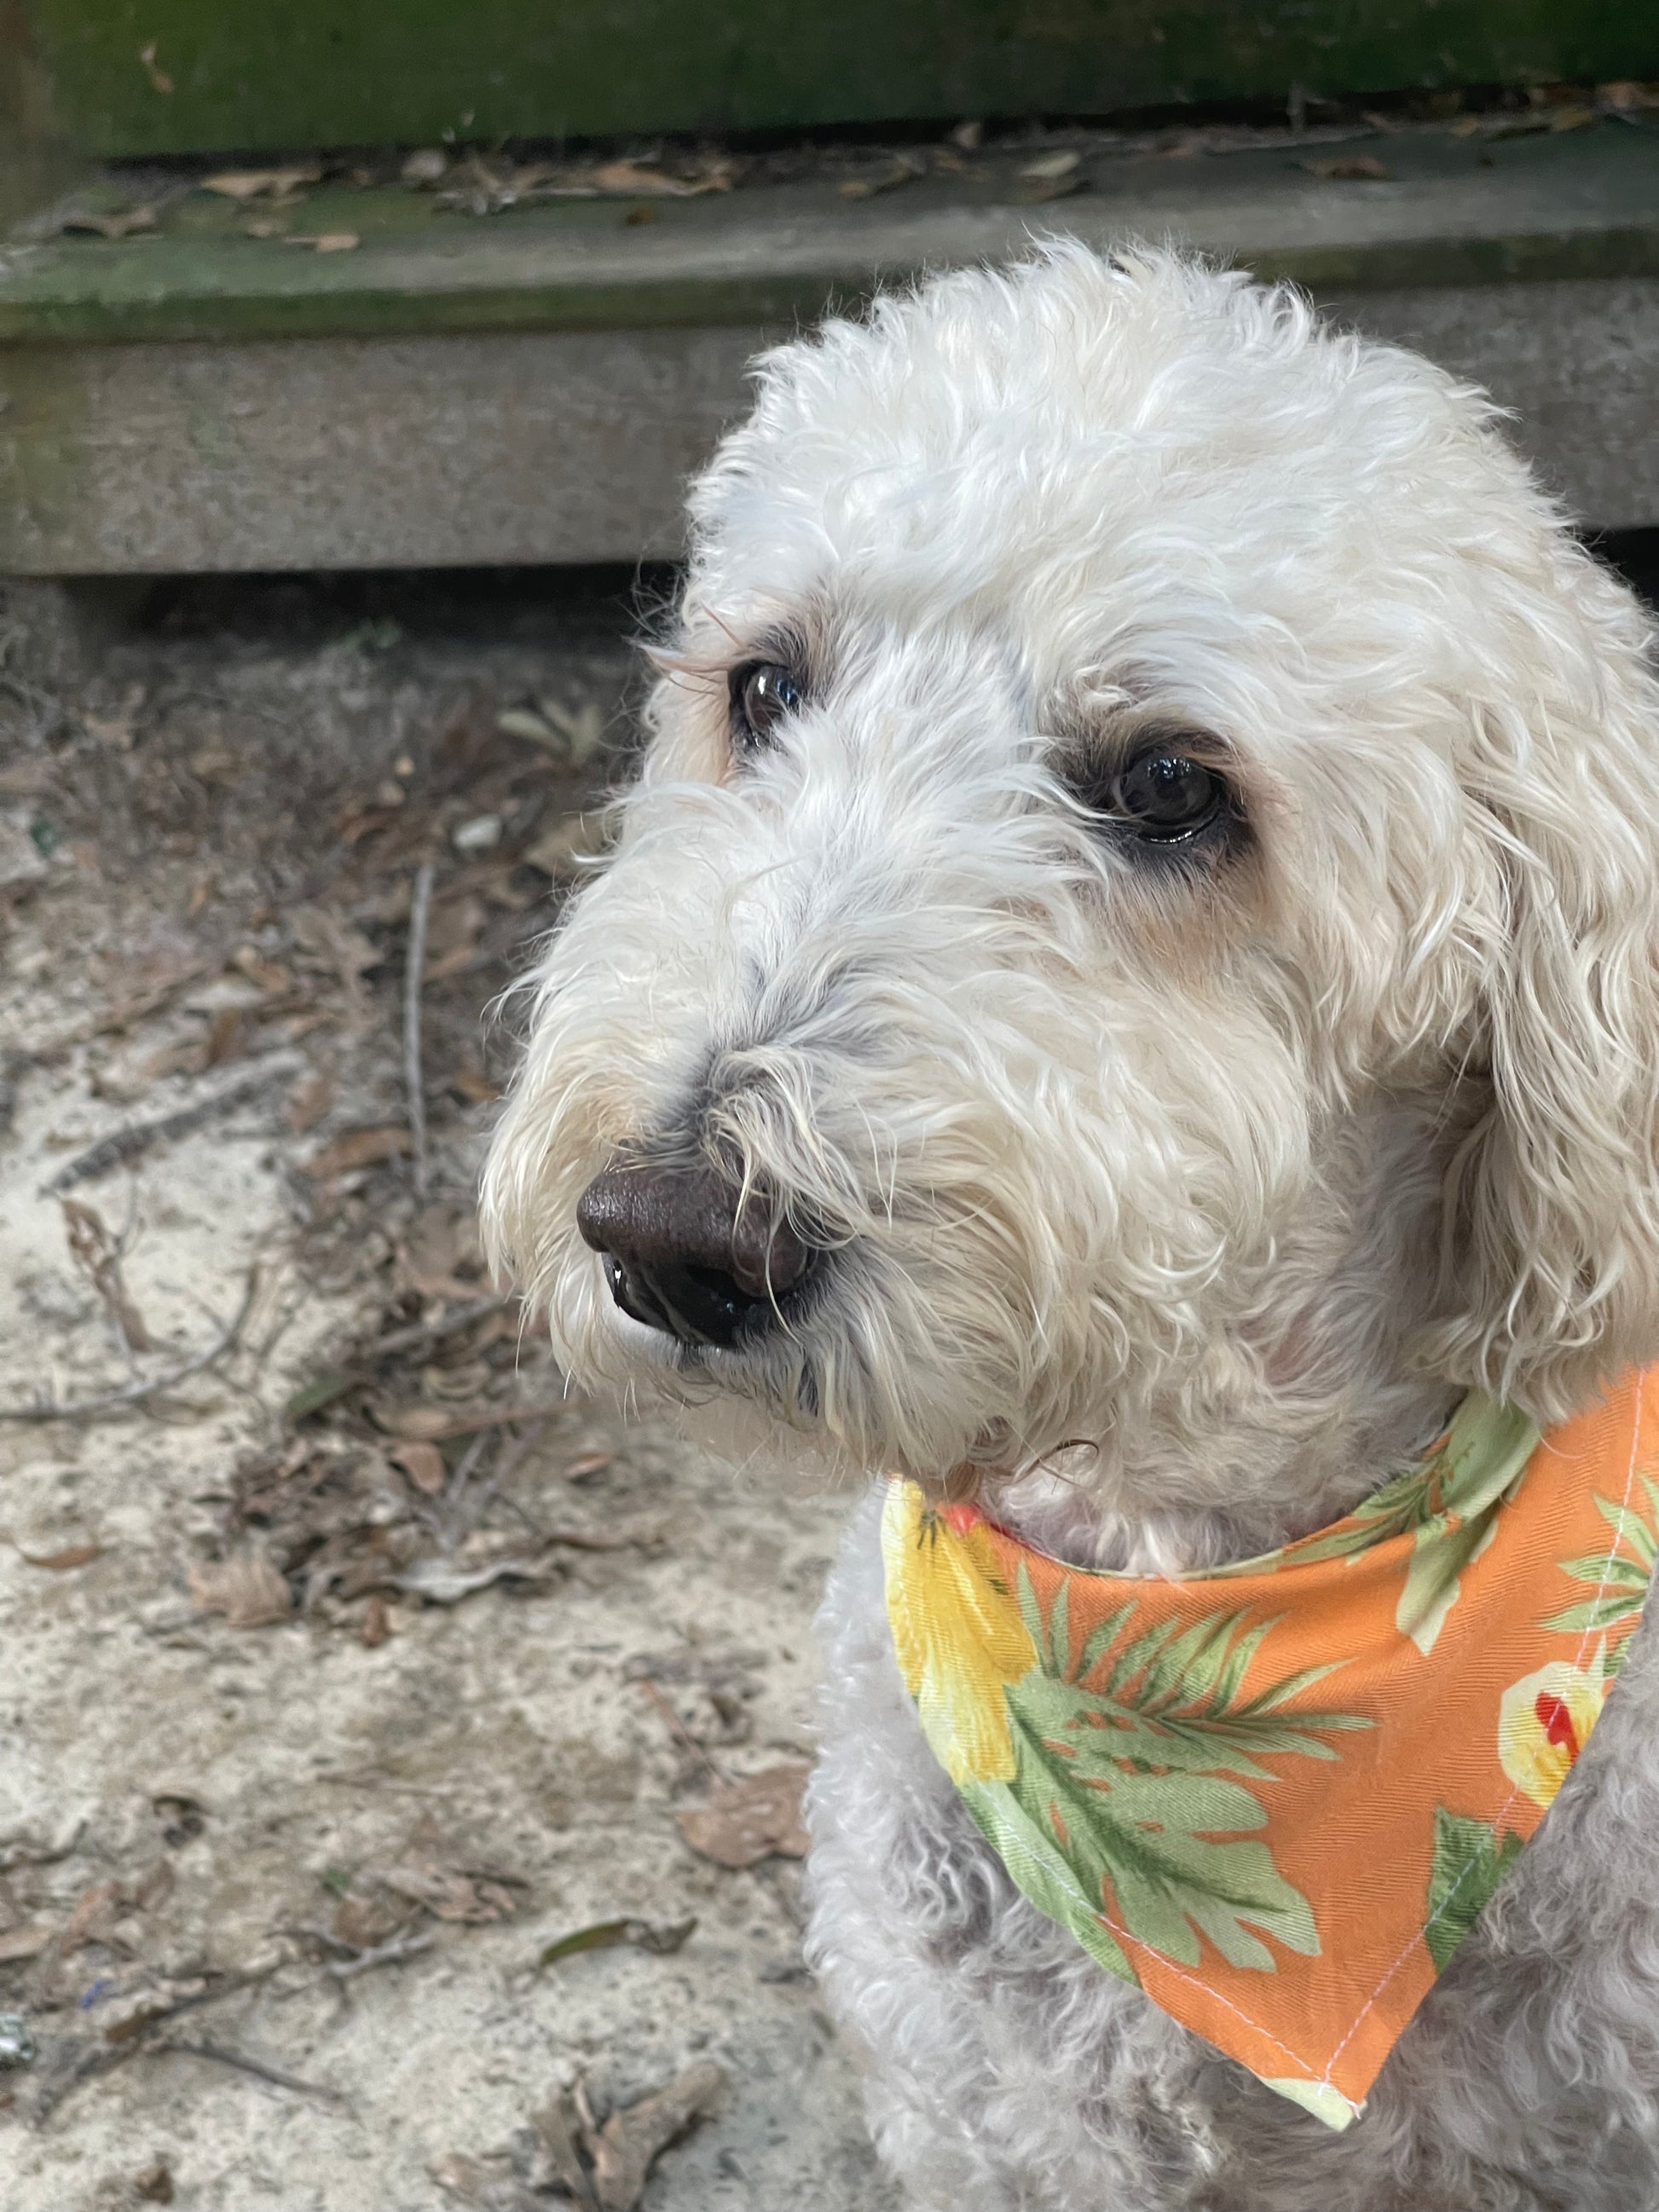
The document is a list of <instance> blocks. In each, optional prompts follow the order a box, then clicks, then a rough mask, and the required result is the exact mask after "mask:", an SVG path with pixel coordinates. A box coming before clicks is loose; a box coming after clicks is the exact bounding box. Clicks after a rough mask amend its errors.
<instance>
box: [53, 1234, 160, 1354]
mask: <svg viewBox="0 0 1659 2212" xmlns="http://www.w3.org/2000/svg"><path fill="white" fill-rule="evenodd" d="M58 1204H59V1206H62V1208H63V1211H64V1235H65V1236H66V1237H67V1238H68V1239H69V1248H70V1257H71V1258H72V1259H73V1260H74V1261H75V1262H76V1266H77V1267H80V1268H81V1269H82V1273H84V1274H85V1275H86V1277H87V1279H88V1282H90V1284H91V1285H92V1287H93V1288H94V1291H97V1293H98V1295H99V1297H100V1298H101V1299H102V1301H103V1303H104V1306H105V1309H106V1311H107V1313H108V1315H109V1317H110V1319H111V1320H112V1322H114V1323H115V1326H116V1328H117V1329H118V1332H119V1334H120V1338H121V1341H122V1343H123V1344H124V1345H125V1346H126V1348H127V1350H128V1351H129V1352H154V1351H155V1339H154V1338H153V1337H152V1336H151V1335H150V1333H149V1329H148V1328H145V1326H144V1317H143V1315H142V1314H141V1313H140V1312H139V1310H138V1309H137V1306H136V1305H135V1304H133V1302H132V1297H131V1292H130V1291H128V1289H127V1285H126V1279H125V1276H124V1275H123V1274H122V1273H121V1242H120V1239H119V1238H118V1237H116V1236H115V1235H114V1234H113V1232H112V1231H111V1229H110V1227H109V1225H108V1224H107V1223H106V1221H105V1219H104V1217H103V1216H102V1214H101V1213H100V1212H99V1211H98V1209H97V1207H96V1206H88V1204H87V1203H86V1202H85V1200H82V1199H78V1198H60V1199H59V1200H58Z"/></svg>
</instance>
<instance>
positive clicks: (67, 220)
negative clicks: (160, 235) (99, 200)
mask: <svg viewBox="0 0 1659 2212" xmlns="http://www.w3.org/2000/svg"><path fill="white" fill-rule="evenodd" d="M155 221H156V218H155V209H154V208H153V207H135V208H118V209H117V210H116V211H115V212H114V213H113V214H112V215H93V214H90V213H88V212H87V211H86V210H80V211H78V212H76V214H74V215H66V216H64V221H63V224H62V226H61V227H62V228H64V230H71V231H74V230H82V231H88V230H89V231H94V232H95V233H96V234H97V235H98V236H99V237H100V238H131V236H132V235H133V234H134V233H135V232H137V231H145V230H154V229H155Z"/></svg>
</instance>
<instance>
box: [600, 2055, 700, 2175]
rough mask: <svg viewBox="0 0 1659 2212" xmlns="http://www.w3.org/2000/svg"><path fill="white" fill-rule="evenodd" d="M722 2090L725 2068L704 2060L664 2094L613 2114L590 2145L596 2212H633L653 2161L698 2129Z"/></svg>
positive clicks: (662, 2091) (659, 2091)
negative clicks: (698, 2123) (688, 2133)
mask: <svg viewBox="0 0 1659 2212" xmlns="http://www.w3.org/2000/svg"><path fill="white" fill-rule="evenodd" d="M724 2087H726V2072H725V2069H724V2068H722V2067H720V2066H716V2065H715V2064H714V2061H713V2060H712V2059H708V2058H705V2059H702V2060H700V2061H699V2063H697V2064H696V2065H695V2066H688V2067H687V2068H686V2069H685V2071H684V2074H682V2075H679V2076H678V2078H677V2079H676V2080H674V2081H671V2082H670V2083H669V2084H668V2086H667V2087H666V2088H665V2089H656V2090H653V2092H652V2093H651V2094H650V2095H649V2096H647V2097H641V2099H640V2100H639V2101H638V2102H637V2103H636V2104H632V2105H624V2106H623V2108H622V2110H621V2111H620V2112H612V2114H611V2118H609V2119H608V2120H607V2121H606V2122H605V2125H604V2126H603V2127H602V2128H601V2129H600V2130H599V2133H598V2134H597V2135H596V2136H592V2138H591V2139H590V2141H589V2144H588V2148H589V2150H590V2152H591V2153H592V2160H593V2195H594V2197H595V2200H596V2201H597V2203H598V2204H599V2212H634V2208H635V2205H636V2204H637V2203H639V2201H640V2199H641V2197H642V2196H643V2195H644V2194H645V2185H646V2181H647V2177H648V2176H649V2174H650V2172H651V2168H652V2166H653V2165H654V2164H655V2163H656V2160H657V2159H658V2158H659V2156H660V2154H662V2153H663V2152H664V2151H665V2150H666V2149H667V2148H668V2146H669V2144H670V2143H671V2142H678V2139H679V2138H680V2136H683V2135H684V2134H685V2133H686V2132H687V2130H689V2129H690V2128H692V2127H694V2126H696V2123H697V2122H698V2121H699V2120H700V2119H702V2118H703V2117H704V2115H705V2114H706V2113H707V2112H708V2111H709V2109H710V2107H711V2106H713V2104H714V2100H715V2099H716V2097H718V2096H719V2094H720V2091H721V2090H722V2089H723V2088H724Z"/></svg>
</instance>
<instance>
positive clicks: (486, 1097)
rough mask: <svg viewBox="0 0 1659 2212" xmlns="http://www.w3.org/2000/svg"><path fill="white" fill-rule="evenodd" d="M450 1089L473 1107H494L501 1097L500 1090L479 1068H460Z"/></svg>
mask: <svg viewBox="0 0 1659 2212" xmlns="http://www.w3.org/2000/svg"><path fill="white" fill-rule="evenodd" d="M449 1087H450V1089H451V1090H452V1091H458V1092H459V1094H460V1096H461V1097H463V1098H465V1100H466V1101H467V1103H469V1105H472V1106H491V1105H494V1103H495V1101H496V1099H498V1098H499V1097H501V1091H500V1090H499V1088H498V1087H497V1086H496V1085H495V1084H493V1083H492V1082H491V1081H490V1079H489V1077H488V1076H487V1075H486V1074H485V1073H483V1069H482V1068H478V1067H458V1068H457V1069H456V1071H455V1073H454V1074H453V1075H452V1076H451V1077H450V1079H449Z"/></svg>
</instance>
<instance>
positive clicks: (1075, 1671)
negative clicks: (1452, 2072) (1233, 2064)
mask: <svg viewBox="0 0 1659 2212" xmlns="http://www.w3.org/2000/svg"><path fill="white" fill-rule="evenodd" d="M1656 1453H1659V1368H1655V1369H1650V1370H1646V1371H1645V1372H1644V1373H1643V1374H1640V1375H1638V1376H1632V1377H1631V1378H1630V1379H1629V1380H1628V1381H1627V1382H1626V1383H1624V1384H1622V1385H1621V1386H1620V1388H1619V1389H1617V1390H1616V1391H1614V1392H1613V1395H1611V1396H1609V1397H1608V1398H1607V1399H1606V1400H1605V1401H1603V1402H1602V1403H1601V1405H1600V1406H1598V1407H1596V1408H1595V1410H1594V1411H1593V1412H1590V1413H1585V1414H1583V1415H1582V1416H1580V1417H1579V1418H1577V1419H1574V1420H1571V1421H1569V1422H1567V1423H1565V1425H1563V1426H1561V1427H1560V1428H1558V1429H1555V1430H1553V1431H1550V1432H1549V1433H1548V1434H1547V1435H1546V1436H1544V1437H1540V1435H1539V1432H1538V1431H1537V1430H1536V1429H1535V1428H1534V1427H1533V1425H1531V1424H1530V1423H1529V1422H1528V1421H1527V1420H1526V1419H1524V1418H1523V1417H1522V1415H1520V1414H1519V1413H1515V1412H1513V1411H1511V1410H1508V1409H1506V1408H1504V1407H1500V1406H1498V1405H1495V1404H1493V1403H1492V1401H1491V1400H1490V1399H1486V1398H1484V1397H1480V1396H1472V1397H1470V1398H1469V1399H1468V1400H1467V1401H1465V1402H1464V1404H1463V1406H1462V1407H1461V1409H1460V1410H1459V1412H1458V1413H1457V1415H1456V1417H1455V1419H1454V1420H1453V1422H1452V1424H1451V1426H1450V1428H1449V1430H1448V1431H1447V1432H1446V1434H1445V1435H1444V1436H1443V1437H1442V1438H1441V1439H1440V1441H1439V1443H1437V1445H1436V1446H1435V1447H1434V1449H1432V1450H1431V1452H1430V1453H1429V1455H1427V1456H1426V1457H1425V1459H1424V1460H1423V1461H1421V1462H1419V1463H1418V1464H1416V1465H1414V1466H1413V1467H1412V1468H1409V1469H1407V1472H1406V1473H1404V1474H1401V1475H1398V1476H1396V1477H1395V1479H1394V1480H1392V1481H1390V1482H1389V1483H1388V1484H1387V1485H1386V1486H1384V1487H1383V1489H1381V1490H1379V1491H1378V1492H1376V1496H1375V1497H1373V1498H1369V1499H1368V1500H1367V1501H1366V1502H1365V1504H1363V1505H1361V1506H1359V1507H1358V1509H1357V1510H1355V1511H1354V1512H1352V1513H1351V1514H1349V1515H1348V1516H1347V1517H1346V1519H1345V1520H1342V1521H1339V1522H1335V1523H1334V1526H1332V1527H1331V1528H1326V1529H1322V1530H1321V1531H1320V1532H1319V1533H1318V1534H1315V1535H1311V1536H1304V1537H1303V1538H1301V1539H1300V1540H1299V1541H1297V1542H1296V1543H1292V1544H1287V1545H1286V1546H1285V1548H1284V1549H1283V1550H1282V1551H1278V1552H1273V1553H1267V1554H1266V1555H1265V1556H1263V1557H1261V1558H1260V1559H1247V1560H1245V1561H1243V1563H1242V1564H1240V1565H1236V1566H1229V1567H1225V1568H1221V1569H1218V1570H1216V1571H1212V1572H1209V1573H1205V1574H1201V1575H1192V1576H1188V1577H1174V1578H1171V1579H1168V1580H1152V1579H1142V1578H1140V1577H1135V1576H1132V1575H1120V1574H1113V1573H1109V1572H1105V1571H1091V1570H1087V1569H1082V1568H1077V1567H1069V1566H1066V1565H1062V1564H1061V1563H1060V1561H1058V1560H1056V1559H1050V1558H1048V1556H1047V1555H1046V1554H1045V1553H1042V1552H1037V1551H1034V1550H1033V1549H1032V1548H1031V1547H1030V1546H1029V1545H1027V1544H1024V1543H1022V1542H1021V1541H1019V1540H1018V1538H1017V1537H1015V1536H1012V1535H1011V1534H1009V1533H1008V1532H1007V1531H1006V1529H1004V1528H999V1527H997V1525H996V1524H995V1522H992V1521H989V1520H987V1519H986V1517H985V1516H984V1515H983V1514H982V1513H981V1512H980V1511H979V1510H978V1509H977V1508H976V1507H974V1506H970V1505H949V1506H945V1507H942V1508H939V1509H935V1508H933V1507H930V1506H929V1505H928V1504H927V1502H926V1500H925V1498H924V1497H923V1495H922V1492H921V1491H920V1490H919V1489H918V1488H917V1487H916V1486H915V1485H914V1484H913V1483H909V1482H906V1481H902V1480H894V1481H893V1482H892V1483H891V1485H890V1488H889V1491H888V1495H887V1501H886V1508H885V1511H884V1516H883V1523H882V1547H883V1554H884V1562H885V1567H886V1577H887V1608H888V1615H889V1618H890V1621H891V1624H892V1631H893V1643H894V1648H895V1650H896V1654H897V1657H898V1662H899V1666H900V1668H901V1670H902V1673H903V1675H904V1679H905V1681H906V1683H907V1685H908V1687H909V1690H910V1692H911V1694H912V1696H913V1697H914V1698H915V1701H916V1710H917V1712H918V1715H919V1716H920V1718H921V1726H922V1729H923V1732H924V1733H925V1735H926V1736H927V1741H928V1742H929V1744H930V1745H931V1746H932V1747H933V1752H934V1754H935V1755H936V1757H937V1758H938V1759H939V1762H940V1764H941V1765H943V1766H944V1768H945V1771H946V1772H947V1773H948V1774H949V1775H950V1777H951V1780H952V1782H954V1783H955V1784H956V1785H957V1789H958V1790H960V1791H961V1793H962V1796H963V1800H964V1802H966V1804H967V1807H968V1809H969V1812H970V1813H971V1814H973V1816H974V1819H975V1821H976V1822H977V1823H978V1825H979V1826H980V1827H981V1830H982V1831H983V1832H984V1833H985V1835H986V1837H987V1838H988V1839H989V1841H990V1842H991V1843H992V1844H993V1845H994V1847H995V1849H996V1850H997V1852H998V1853H999V1855H1000V1857H1001V1858H1002V1860H1003V1863H1004V1864H1005V1865H1006V1867H1007V1869H1008V1872H1009V1873H1010V1875H1012V1877H1013V1880H1014V1881H1016V1882H1017V1883H1018V1886H1019V1887H1020V1888H1021V1889H1022V1890H1023V1891H1024V1893H1025V1895H1026V1896H1027V1897H1028V1898H1030V1900H1031V1902H1032V1904H1034V1905H1037V1906H1039V1907H1040V1908H1041V1909H1042V1911H1044V1912H1046V1913H1048V1915H1049V1917H1051V1918H1052V1919H1054V1920H1057V1921H1058V1922H1059V1923H1060V1925H1061V1926H1062V1927H1063V1928H1067V1929H1070V1930H1071V1932H1072V1934H1073V1936H1076V1937H1077V1939H1078V1941H1079V1943H1081V1944H1082V1945H1083V1947H1084V1948H1085V1950H1086V1951H1087V1952H1088V1953H1089V1954H1090V1955H1091V1957H1092V1958H1094V1959H1096V1960H1098V1961H1099V1963H1100V1964H1101V1965H1102V1966H1104V1967H1106V1968H1108V1969H1109V1971H1110V1972H1113V1973H1115V1974H1121V1976H1122V1977H1123V1978H1124V1979H1125V1980H1126V1981H1128V1982H1133V1983H1134V1984H1137V1985H1138V1986H1139V1988H1140V1989H1142V1990H1145V1991H1146V1994H1147V1996H1150V1997H1152V1999H1153V2000H1154V2001H1155V2002H1157V2003H1158V2004H1159V2005H1161V2006H1162V2007H1163V2008H1164V2011H1165V2012H1167V2013H1170V2014H1171V2015H1173V2016H1174V2017H1175V2018H1176V2020H1178V2021H1181V2022H1182V2025H1183V2026H1184V2027H1188V2028H1191V2029H1193V2030H1194V2033H1197V2034H1199V2035H1201V2036H1204V2037H1205V2038H1206V2039H1207V2040H1208V2041H1209V2042H1211V2043H1212V2044H1214V2045H1216V2046H1217V2047H1218V2049H1219V2050H1221V2051H1225V2052H1226V2053H1227V2054H1228V2056H1229V2057H1233V2058H1236V2059H1237V2060H1239V2061H1240V2062H1241V2063H1243V2064H1244V2065H1245V2066H1248V2067H1249V2069H1250V2070H1251V2072H1252V2073H1254V2074H1255V2075H1259V2076H1260V2078H1261V2080H1262V2081H1265V2082H1266V2083H1267V2086H1268V2087H1270V2088H1273V2089H1277V2090H1279V2092H1280V2093H1282V2094H1284V2095H1285V2096H1286V2097H1291V2098H1293V2099H1295V2100H1296V2101H1297V2103H1298V2104H1300V2105H1304V2106H1306V2107H1307V2108H1308V2109H1309V2111H1310V2112H1314V2113H1316V2115H1317V2116H1318V2117H1319V2118H1321V2119H1322V2120H1324V2121H1325V2122H1326V2123H1327V2124H1328V2125H1330V2126H1331V2127H1334V2128H1342V2127H1346V2125H1347V2124H1348V2123H1349V2121H1350V2120H1352V2118H1353V2117H1354V2115H1355V2114H1356V2113H1357V2112H1358V2111H1359V2110H1360V2109H1361V2107H1362V2106H1363V2104H1364V2098H1365V2094H1366V2092H1367V2091H1368V2090H1369V2088H1370V2085H1371V2083H1372V2081H1374V2080H1375V2079H1376V2075H1377V2072H1378V2070H1379V2069H1380V2068H1381V2067H1382V2064H1383V2060H1384V2059H1385V2058H1386V2057H1388V2055H1389V2051H1390V2050H1391V2049H1392V2048H1393V2046H1394V2045H1395V2042H1396V2041H1397V2040H1398V2039H1399V2037H1400V2035H1401V2033H1402V2032H1403V2030H1404V2029H1405V2027H1406V2025H1407V2022H1408V2021H1410V2019H1411V2017H1412V2015H1413V2013H1414V2012H1415V2011H1416V2009H1417V2008H1418V2006H1419V2004H1420V2003H1421V2002H1422V2001H1423V1999H1424V1997H1425V1996H1426V1994H1427V1992H1428V1990H1429V1989H1430V1988H1431V1985H1432V1984H1433V1982H1434V1979H1435V1977H1436V1976H1437V1974H1439V1973H1440V1972H1442V1971H1443V1969H1444V1967H1445V1966H1446V1963H1447V1961H1448V1960H1449V1959H1450V1957H1451V1956H1452V1954H1453V1953H1454V1952H1455V1950H1456V1948H1457V1947H1458V1945H1459V1944H1460V1943H1461V1942H1462V1940H1463V1938H1464V1937H1465V1936H1467V1935H1468V1932H1469V1929H1471V1928H1472V1927H1473V1925H1474V1922H1475V1919H1476V1917H1477V1916H1478V1915H1479V1913H1480V1910H1481V1907H1482V1906H1483V1905H1485V1904H1486V1901H1487V1899H1489V1898H1490V1897H1491V1896H1492V1893H1493V1892H1494V1890H1496V1888H1497V1887H1498V1884H1499V1882H1501V1881H1503V1879H1504V1875H1505V1874H1506V1873H1507V1872H1508V1870H1509V1869H1510V1866H1511V1865H1512V1864H1513V1863H1514V1861H1515V1859H1516V1855H1517V1854H1518V1853H1519V1852H1520V1850H1522V1846H1523V1845H1524V1844H1526V1842H1527V1841H1528V1838H1529V1837H1530V1836H1531V1835H1532V1834H1533V1833H1534V1830H1535V1829H1536V1828H1537V1826H1538V1825H1539V1823H1540V1821H1541V1820H1542V1819H1543V1817H1544V1815H1545V1814H1546V1813H1547V1811H1548V1809H1549V1807H1550V1805H1551V1802H1553V1799H1554V1796H1555V1794H1556V1792H1557V1791H1558V1790H1559V1789H1560V1787H1561V1784H1562V1783H1563V1782H1564V1781H1565V1779H1566V1777H1567V1774H1568V1772H1569V1771H1571V1766H1572V1764H1573V1761H1574V1760H1575V1759H1577V1756H1578V1754H1579V1753H1580V1752H1581V1751H1582V1750H1583V1747H1584V1743H1585V1741H1586V1740H1587V1738H1588V1737H1589V1732H1590V1730H1591V1729H1593V1728H1594V1727H1595V1723H1596V1719H1597V1717H1598V1716H1599V1715H1600V1713H1601V1705H1602V1701H1603V1700H1604V1699H1605V1698H1606V1697H1607V1691H1608V1688H1609V1686H1610V1685H1611V1683H1612V1681H1613V1676H1614V1675H1615V1674H1617V1672H1618V1668H1619V1663H1620V1659H1621V1657H1622V1656H1623V1652H1624V1648H1625V1643H1626V1638H1628V1637H1629V1635H1630V1633H1631V1631H1632V1629H1633V1628H1634V1627H1635V1626H1636V1623H1637V1621H1638V1619H1639V1618H1640V1616H1641V1610H1642V1601H1643V1599H1644V1596H1645V1595H1646V1592H1647V1587H1648V1580H1649V1577H1650V1572H1651V1571H1652V1568H1653V1564H1654V1559H1655V1557H1656V1555H1659V1483H1656V1480H1655V1479H1654V1477H1655V1475H1656V1474H1659V1456H1656Z"/></svg>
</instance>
